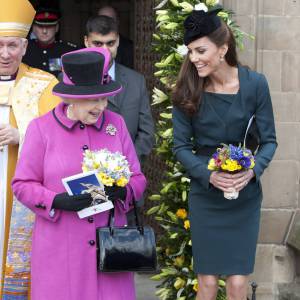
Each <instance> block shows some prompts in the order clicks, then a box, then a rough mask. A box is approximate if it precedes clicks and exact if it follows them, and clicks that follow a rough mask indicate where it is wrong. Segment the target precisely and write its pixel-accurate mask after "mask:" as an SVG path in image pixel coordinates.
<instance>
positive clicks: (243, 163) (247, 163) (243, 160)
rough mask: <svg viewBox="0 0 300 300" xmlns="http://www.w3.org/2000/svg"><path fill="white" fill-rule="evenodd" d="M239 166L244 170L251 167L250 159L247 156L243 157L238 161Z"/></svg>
mask: <svg viewBox="0 0 300 300" xmlns="http://www.w3.org/2000/svg"><path fill="white" fill-rule="evenodd" d="M239 164H240V165H241V166H242V167H243V168H245V169H248V168H249V167H250V166H251V159H250V157H248V156H244V157H242V158H240V159H239Z"/></svg>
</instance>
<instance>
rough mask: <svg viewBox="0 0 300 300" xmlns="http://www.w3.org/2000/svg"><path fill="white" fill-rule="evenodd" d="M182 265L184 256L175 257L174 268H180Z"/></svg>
mask: <svg viewBox="0 0 300 300" xmlns="http://www.w3.org/2000/svg"><path fill="white" fill-rule="evenodd" d="M183 264H184V255H181V256H177V257H176V258H175V259H174V265H175V266H176V267H179V268H181V267H182V266H183Z"/></svg>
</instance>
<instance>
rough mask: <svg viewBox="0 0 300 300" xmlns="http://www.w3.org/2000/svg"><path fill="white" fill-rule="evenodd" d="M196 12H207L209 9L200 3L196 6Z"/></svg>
mask: <svg viewBox="0 0 300 300" xmlns="http://www.w3.org/2000/svg"><path fill="white" fill-rule="evenodd" d="M194 10H203V11H205V12H207V11H208V8H207V6H206V5H205V4H204V3H198V4H196V5H195V7H194Z"/></svg>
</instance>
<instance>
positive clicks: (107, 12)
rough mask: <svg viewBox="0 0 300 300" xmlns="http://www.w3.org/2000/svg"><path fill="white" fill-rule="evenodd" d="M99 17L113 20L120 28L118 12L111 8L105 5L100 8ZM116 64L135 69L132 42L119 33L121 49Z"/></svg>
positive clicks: (119, 48)
mask: <svg viewBox="0 0 300 300" xmlns="http://www.w3.org/2000/svg"><path fill="white" fill-rule="evenodd" d="M98 16H107V17H111V18H113V19H114V20H115V21H116V22H117V24H118V26H119V27H120V17H119V13H118V11H117V10H116V9H115V8H114V7H112V6H110V5H105V6H102V7H100V8H99V10H98ZM116 62H117V63H119V64H121V65H124V66H126V67H128V68H131V69H133V66H134V47H133V42H132V40H130V39H128V38H126V37H125V36H123V35H122V34H120V33H119V47H118V52H117V56H116Z"/></svg>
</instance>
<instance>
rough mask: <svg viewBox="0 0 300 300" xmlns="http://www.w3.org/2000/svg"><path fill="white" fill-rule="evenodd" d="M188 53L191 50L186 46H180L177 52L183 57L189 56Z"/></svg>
mask: <svg viewBox="0 0 300 300" xmlns="http://www.w3.org/2000/svg"><path fill="white" fill-rule="evenodd" d="M188 51H189V49H188V47H187V46H186V45H180V46H178V47H177V49H176V52H177V53H178V54H179V55H181V56H185V55H187V53H188Z"/></svg>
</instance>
